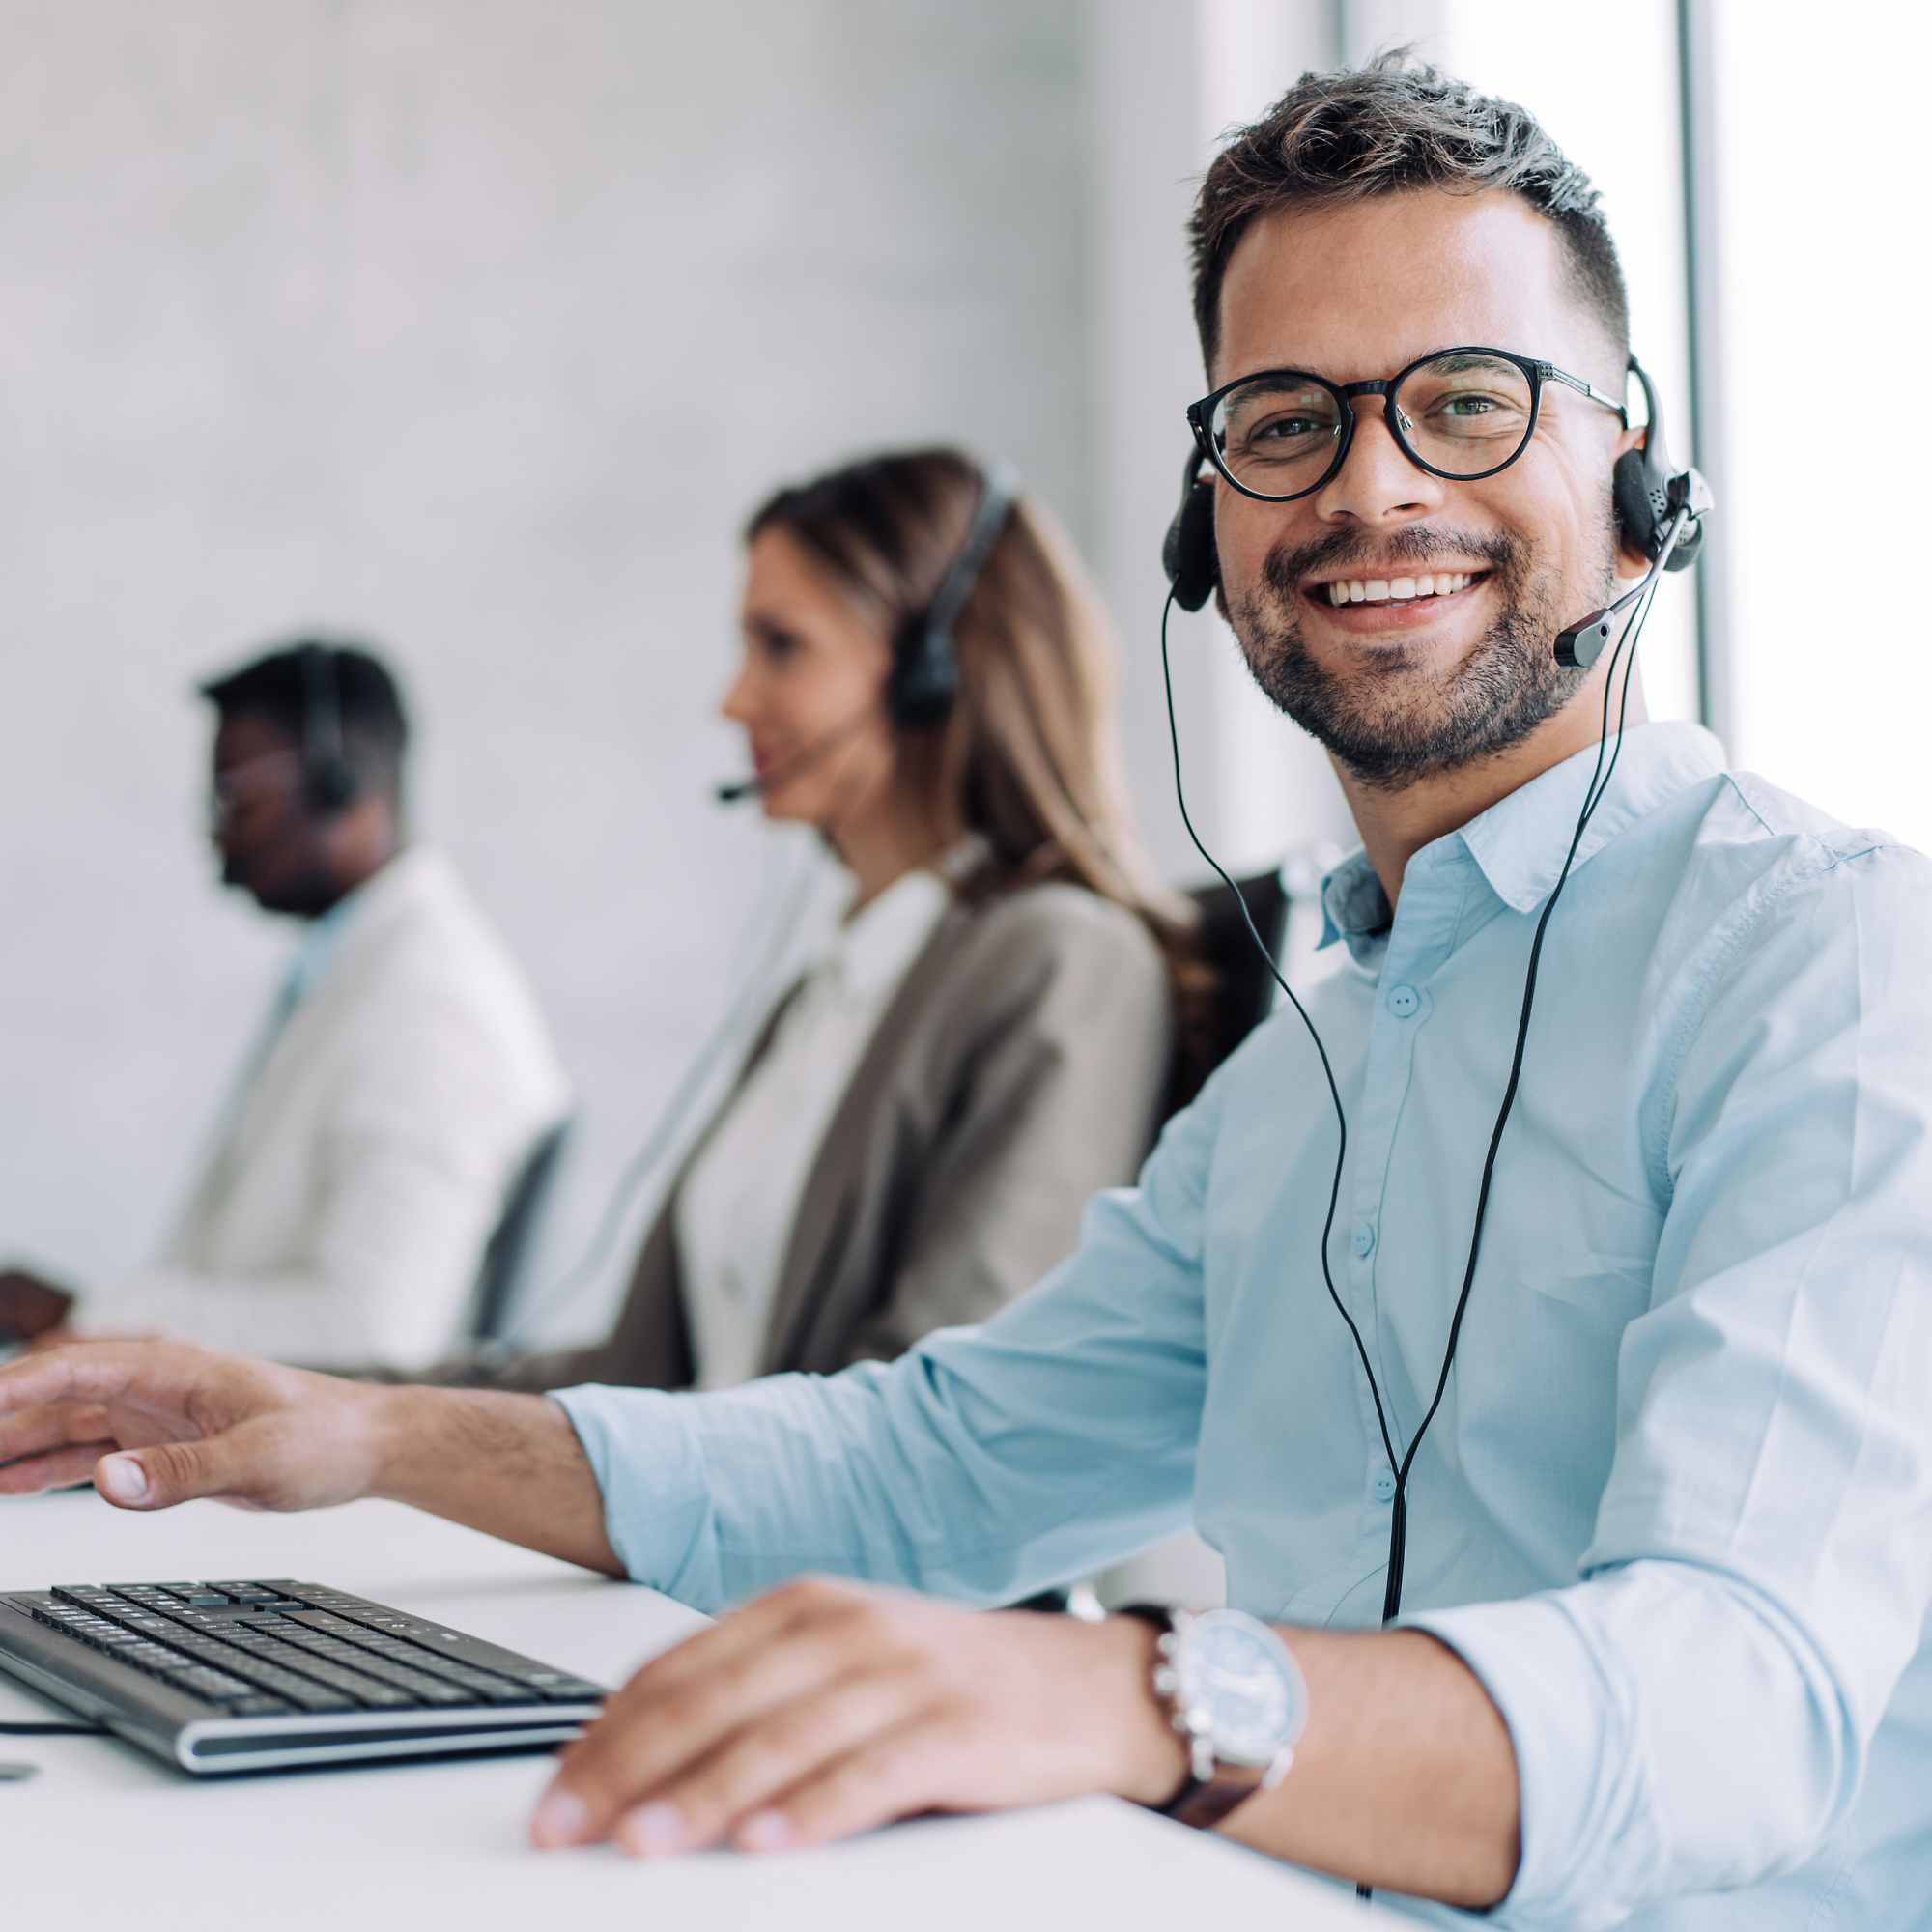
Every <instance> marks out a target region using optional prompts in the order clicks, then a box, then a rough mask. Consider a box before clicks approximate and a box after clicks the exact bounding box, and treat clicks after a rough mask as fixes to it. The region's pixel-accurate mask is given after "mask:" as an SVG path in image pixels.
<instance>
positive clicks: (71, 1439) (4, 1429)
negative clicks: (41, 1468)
mask: <svg viewBox="0 0 1932 1932" xmlns="http://www.w3.org/2000/svg"><path fill="white" fill-rule="evenodd" d="M112 1435H113V1430H112V1429H111V1428H110V1427H109V1425H108V1421H107V1408H106V1405H105V1404H103V1403H98V1402H57V1403H49V1404H48V1405H47V1406H45V1407H44V1408H30V1409H28V1410H27V1412H26V1413H25V1414H24V1415H10V1416H7V1417H6V1418H5V1419H4V1420H0V1463H12V1462H14V1461H16V1460H17V1459H19V1458H20V1457H22V1456H38V1455H40V1454H42V1453H43V1451H45V1450H48V1449H64V1448H66V1447H67V1446H68V1445H69V1444H71V1443H75V1442H104V1443H106V1444H107V1447H108V1448H110V1449H111V1448H113V1447H114V1446H115V1445H114V1443H113V1441H112V1440H111V1437H112ZM100 1453H101V1454H102V1455H105V1454H106V1450H105V1449H103V1450H102V1451H101V1452H100Z"/></svg>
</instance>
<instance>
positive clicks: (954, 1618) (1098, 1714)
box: [531, 1579, 1187, 1856]
mask: <svg viewBox="0 0 1932 1932" xmlns="http://www.w3.org/2000/svg"><path fill="white" fill-rule="evenodd" d="M1153 1644H1154V1634H1153V1632H1152V1631H1151V1630H1150V1629H1149V1628H1148V1626H1147V1625H1145V1624H1143V1623H1140V1622H1139V1621H1137V1620H1135V1619H1131V1618H1128V1619H1115V1620H1113V1621H1111V1622H1108V1623H1105V1624H1101V1625H1097V1626H1095V1625H1092V1624H1083V1623H1080V1622H1078V1621H1076V1620H1075V1619H1073V1618H1071V1617H1054V1616H1040V1615H1037V1614H1035V1613H1033V1612H1031V1611H1026V1610H1010V1611H992V1612H988V1611H975V1610H962V1609H958V1608H955V1607H952V1606H951V1605H942V1604H937V1603H934V1602H931V1601H930V1600H928V1599H924V1598H920V1597H912V1596H906V1595H902V1594H901V1593H899V1592H897V1591H887V1590H880V1589H871V1588H861V1587H859V1586H857V1585H852V1584H845V1583H834V1582H826V1581H820V1580H815V1579H809V1580H806V1581H803V1582H797V1583H788V1584H786V1585H785V1586H784V1587H783V1588H782V1589H780V1590H776V1591H774V1592H773V1593H772V1594H771V1595H770V1596H767V1597H761V1598H759V1599H757V1600H756V1601H755V1602H753V1603H752V1604H750V1605H747V1606H746V1607H745V1608H744V1609H741V1610H738V1611H735V1612H734V1613H732V1614H731V1615H729V1616H727V1617H725V1619H724V1620H723V1621H722V1622H720V1623H719V1624H717V1625H715V1626H714V1627H713V1628H712V1629H710V1630H708V1631H705V1632H703V1633H701V1634H699V1635H697V1636H695V1637H692V1638H690V1639H689V1640H688V1641H687V1642H684V1643H682V1644H679V1645H678V1646H677V1648H676V1649H674V1650H670V1651H668V1652H666V1654H665V1655H664V1656H662V1657H660V1658H657V1659H655V1660H654V1661H653V1662H650V1663H648V1664H646V1665H645V1666H644V1668H643V1669H642V1670H640V1671H639V1673H638V1674H637V1676H636V1677H634V1678H633V1679H632V1680H631V1681H630V1683H629V1684H627V1685H626V1686H625V1687H624V1689H623V1690H620V1691H618V1692H617V1694H616V1695H615V1696H614V1697H612V1698H611V1702H610V1704H609V1705H608V1706H607V1708H606V1710H605V1713H604V1715H603V1717H601V1718H600V1719H598V1720H597V1722H596V1723H595V1724H593V1725H592V1726H591V1728H590V1729H589V1730H588V1731H587V1732H586V1733H585V1734H584V1736H583V1737H582V1739H581V1740H579V1742H578V1743H576V1744H574V1745H572V1746H571V1747H570V1748H569V1749H568V1750H566V1751H565V1752H564V1754H563V1762H562V1767H561V1769H560V1770H559V1771H558V1773H557V1776H556V1778H555V1781H554V1783H553V1784H552V1786H551V1788H550V1790H549V1792H548V1793H547V1794H546V1795H545V1797H544V1800H543V1803H542V1804H540V1805H539V1806H538V1808H537V1813H536V1818H535V1820H534V1823H533V1825H532V1828H531V1829H532V1835H533V1836H534V1837H535V1839H536V1842H537V1843H538V1844H540V1845H553V1846H554V1845H580V1844H587V1843H590V1842H592V1841H593V1840H595V1839H598V1838H603V1837H606V1836H613V1837H615V1839H616V1840H617V1842H618V1844H619V1845H621V1846H622V1847H623V1849H624V1850H626V1851H628V1852H632V1853H634V1854H638V1855H640V1856H648V1855H651V1854H655V1853H664V1852H681V1851H691V1850H695V1849H696V1848H698V1847H700V1846H705V1845H713V1844H717V1843H719V1842H720V1841H722V1840H726V1839H728V1840H729V1841H730V1842H731V1843H733V1844H735V1845H737V1846H738V1847H740V1848H741V1849H743V1850H747V1851H775V1850H778V1849H779V1848H781V1847H783V1846H794V1845H815V1844H822V1843H823V1842H825V1841H826V1840H827V1839H830V1838H838V1837H843V1836H845V1835H847V1834H848V1833H854V1832H863V1831H867V1830H868V1829H869V1828H870V1827H872V1826H875V1825H882V1824H885V1823H887V1822H888V1821H889V1820H891V1819H894V1818H902V1817H906V1816H908V1815H910V1814H913V1813H917V1812H921V1811H933V1810H941V1811H987V1810H997V1809H1001V1808H1004V1807H1005V1806H1008V1805H1014V1804H1042V1803H1045V1802H1047V1801H1049V1800H1052V1799H1056V1798H1070V1797H1074V1796H1077V1795H1079V1794H1081V1793H1084V1792H1090V1791H1106V1792H1113V1793H1115V1794H1116V1795H1118V1796H1120V1797H1123V1798H1130V1799H1135V1800H1137V1801H1139V1802H1140V1803H1142V1804H1162V1803H1164V1802H1165V1801H1166V1800H1167V1799H1168V1798H1169V1797H1171V1796H1172V1795H1173V1793H1174V1792H1175V1791H1176V1790H1177V1789H1179V1785H1180V1783H1181V1780H1182V1778H1183V1776H1185V1773H1186V1769H1187V1756H1186V1751H1185V1748H1184V1747H1183V1746H1182V1744H1181V1742H1180V1740H1179V1738H1178V1737H1177V1736H1176V1735H1175V1733H1174V1731H1173V1730H1172V1728H1171V1727H1170V1726H1169V1724H1168V1722H1167V1720H1166V1718H1165V1716H1164V1714H1163V1713H1162V1711H1161V1709H1160V1707H1159V1705H1158V1704H1157V1703H1156V1702H1155V1700H1154V1697H1153V1693H1152V1688H1151V1680H1152V1669H1153Z"/></svg>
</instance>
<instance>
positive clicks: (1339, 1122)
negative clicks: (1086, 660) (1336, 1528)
mask: <svg viewBox="0 0 1932 1932" xmlns="http://www.w3.org/2000/svg"><path fill="white" fill-rule="evenodd" d="M1173 610H1174V592H1173V591H1172V590H1171V589H1170V590H1169V591H1168V593H1167V602H1166V603H1165V604H1163V605H1162V606H1161V610H1160V679H1161V684H1162V686H1163V687H1164V689H1165V690H1166V692H1167V736H1168V742H1169V743H1170V744H1171V745H1172V746H1173V747H1174V797H1175V803H1176V804H1177V805H1179V807H1180V822H1181V824H1182V825H1184V826H1185V827H1186V828H1187V836H1188V838H1190V839H1192V840H1193V841H1194V849H1195V850H1196V851H1197V852H1199V853H1200V854H1201V856H1202V857H1203V858H1204V859H1206V860H1207V861H1208V865H1210V866H1211V867H1213V868H1214V870H1215V871H1216V872H1217V873H1218V874H1219V875H1220V878H1221V882H1222V883H1223V884H1224V885H1225V886H1226V887H1227V888H1228V890H1229V891H1230V892H1231V893H1233V894H1234V895H1235V903H1236V905H1237V906H1238V907H1239V908H1240V910H1241V919H1242V922H1243V923H1245V925H1246V926H1247V928H1248V937H1249V938H1250V939H1252V940H1253V941H1254V942H1255V951H1256V952H1259V953H1260V954H1261V955H1262V960H1263V963H1264V965H1265V966H1266V967H1267V969H1268V972H1269V974H1270V975H1272V977H1273V979H1274V982H1275V984H1276V985H1277V986H1279V987H1280V988H1281V990H1282V992H1283V994H1284V995H1285V996H1286V997H1287V999H1288V1001H1289V1004H1290V1005H1291V1006H1293V1009H1294V1010H1295V1011H1296V1012H1297V1013H1299V1014H1300V1016H1301V1024H1302V1025H1303V1026H1304V1027H1306V1028H1307V1029H1308V1037H1309V1038H1310V1039H1312V1040H1313V1041H1314V1042H1315V1051H1316V1052H1317V1053H1319V1054H1320V1055H1321V1071H1322V1072H1323V1073H1324V1074H1325V1075H1326V1076H1327V1079H1328V1097H1329V1098H1330V1099H1331V1100H1332V1101H1334V1103H1335V1126H1336V1130H1337V1138H1336V1145H1335V1178H1334V1179H1333V1180H1332V1181H1330V1182H1329V1185H1328V1217H1327V1219H1326V1220H1324V1221H1323V1222H1322V1223H1321V1279H1322V1280H1323V1282H1325V1283H1326V1284H1327V1288H1328V1299H1329V1300H1330V1301H1332V1302H1333V1303H1334V1304H1335V1312H1336V1314H1338V1315H1339V1316H1341V1318H1342V1320H1343V1321H1346V1322H1347V1323H1348V1324H1349V1333H1350V1335H1351V1336H1353V1337H1354V1342H1355V1352H1356V1354H1358V1355H1359V1356H1360V1357H1361V1358H1362V1373H1363V1374H1364V1375H1365V1376H1367V1377H1368V1378H1369V1395H1370V1398H1371V1400H1373V1402H1374V1403H1375V1406H1376V1426H1377V1427H1378V1429H1379V1430H1380V1431H1381V1433H1382V1449H1383V1451H1384V1452H1385V1453H1386V1455H1387V1457H1388V1461H1389V1467H1390V1468H1391V1469H1393V1468H1394V1467H1395V1464H1396V1454H1395V1444H1394V1442H1393V1440H1392V1439H1391V1438H1390V1436H1389V1426H1388V1417H1387V1416H1386V1415H1385V1414H1384V1413H1383V1412H1382V1392H1381V1390H1380V1388H1379V1387H1378V1386H1377V1383H1376V1372H1375V1370H1374V1369H1372V1368H1371V1367H1370V1366H1369V1350H1368V1345H1367V1344H1366V1343H1365V1342H1364V1341H1363V1340H1362V1331H1361V1330H1360V1329H1359V1328H1358V1327H1356V1326H1355V1318H1354V1317H1353V1316H1352V1315H1350V1313H1349V1311H1348V1309H1347V1307H1346V1306H1345V1305H1344V1304H1343V1300H1342V1297H1341V1296H1340V1295H1339V1294H1338V1293H1336V1292H1335V1277H1334V1275H1333V1274H1332V1273H1330V1272H1329V1268H1328V1237H1329V1236H1330V1235H1331V1234H1332V1233H1333V1232H1334V1227H1335V1207H1336V1203H1337V1202H1339V1201H1340V1200H1341V1198H1342V1167H1343V1163H1344V1162H1345V1161H1346V1160H1347V1159H1348V1157H1349V1116H1348V1115H1347V1113H1346V1112H1344V1110H1343V1107H1342V1090H1341V1089H1340V1088H1339V1087H1338V1086H1336V1084H1335V1069H1334V1067H1333V1066H1332V1065H1330V1064H1329V1061H1328V1049H1327V1047H1326V1045H1324V1044H1323V1042H1322V1038H1321V1034H1320V1033H1319V1032H1317V1031H1316V1026H1315V1022H1314V1021H1313V1020H1312V1019H1310V1018H1309V1017H1308V1009H1307V1008H1306V1007H1304V1006H1303V1005H1302V1004H1301V1002H1300V1001H1299V1000H1298V999H1297V998H1296V997H1295V993H1294V988H1293V986H1291V985H1290V984H1289V983H1288V981H1287V980H1285V979H1283V978H1282V974H1281V968H1280V967H1279V966H1277V965H1276V964H1275V957H1274V953H1273V951H1272V950H1271V949H1270V948H1269V946H1268V943H1267V941H1266V940H1264V938H1263V937H1262V936H1261V933H1260V931H1259V930H1258V928H1257V927H1256V925H1255V922H1254V919H1253V917H1252V916H1251V915H1250V913H1249V911H1248V902H1247V900H1246V899H1244V898H1243V897H1242V896H1241V889H1240V887H1239V886H1237V885H1236V883H1235V882H1234V880H1233V879H1231V878H1230V877H1229V876H1228V872H1227V869H1226V867H1223V866H1222V864H1221V862H1220V860H1218V859H1217V858H1215V856H1214V855H1213V853H1211V852H1210V851H1208V848H1207V846H1206V845H1204V844H1203V843H1202V842H1201V835H1200V833H1198V832H1197V831H1195V829H1194V820H1193V819H1192V818H1191V817H1190V816H1189V815H1188V810H1187V794H1186V792H1185V790H1184V789H1183V788H1182V786H1181V782H1180V727H1179V725H1177V724H1176V723H1175V720H1174V672H1173V670H1172V669H1171V668H1169V665H1168V655H1167V620H1168V617H1169V615H1170V613H1171V612H1172V611H1173Z"/></svg>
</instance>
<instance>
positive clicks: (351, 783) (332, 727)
mask: <svg viewBox="0 0 1932 1932" xmlns="http://www.w3.org/2000/svg"><path fill="white" fill-rule="evenodd" d="M296 655H297V657H298V659H299V660H300V661H301V677H302V742H301V757H302V777H303V783H304V785H305V787H306V789H307V792H308V802H309V804H310V806H311V807H312V808H313V809H314V810H316V811H317V812H319V813H320V814H321V815H322V816H324V817H325V818H328V817H333V816H334V815H335V813H337V812H338V811H342V810H346V809H347V808H348V807H349V806H351V805H353V804H354V803H355V794H356V793H357V791H358V790H360V788H361V787H360V785H359V784H358V782H357V780H356V772H355V766H354V765H353V764H351V763H350V761H349V755H348V753H347V751H346V750H345V749H344V746H343V742H342V665H341V658H340V655H339V654H338V653H337V652H335V651H333V650H331V649H329V647H328V646H327V644H319V643H305V644H301V645H298V647H297V651H296Z"/></svg>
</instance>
